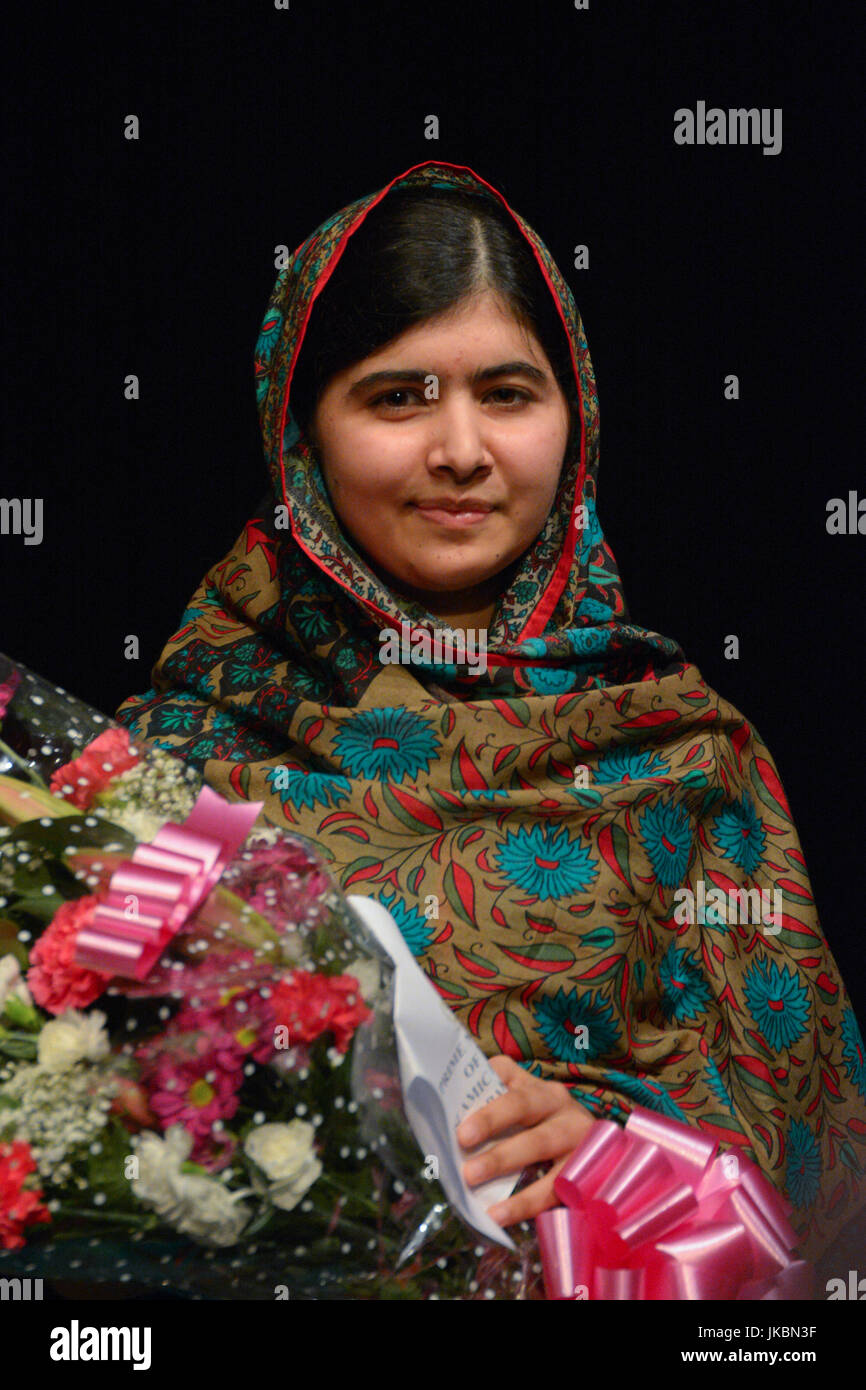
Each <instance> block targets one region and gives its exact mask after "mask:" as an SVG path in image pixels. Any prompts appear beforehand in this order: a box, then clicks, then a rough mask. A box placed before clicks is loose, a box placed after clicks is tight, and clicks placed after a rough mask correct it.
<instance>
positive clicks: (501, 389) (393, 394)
mask: <svg viewBox="0 0 866 1390" xmlns="http://www.w3.org/2000/svg"><path fill="white" fill-rule="evenodd" d="M408 396H414V397H415V399H416V401H418V402H420V403H421V404H424V403H425V402H426V399H427V398H426V397H425V395H424V392H423V391H417V390H415V389H414V388H412V387H409V386H400V387H397V388H396V390H394V391H387V392H385V394H384V395H382V396H377V397H376V398H375V400H372V401H371V402H370V404H371V405H374V406H376V405H384V406H387V407H388V409H390V410H400V409H402V408H403V406H405V405H407V404H408V401H406V400H398V399H397V397H408ZM492 396H498V397H499V398H500V399H499V400H498V401H496V402H495V404H497V405H511V404H516V403H517V402H519V401H524V400H529V399H530V397H529V393H528V392H526V391H522V390H521V389H520V388H519V387H518V386H496V387H494V388H493V390H492V391H488V393H487V397H486V399H490V397H492ZM502 396H509V397H511V398H512V399H511V400H508V401H505V400H502V399H501V398H502Z"/></svg>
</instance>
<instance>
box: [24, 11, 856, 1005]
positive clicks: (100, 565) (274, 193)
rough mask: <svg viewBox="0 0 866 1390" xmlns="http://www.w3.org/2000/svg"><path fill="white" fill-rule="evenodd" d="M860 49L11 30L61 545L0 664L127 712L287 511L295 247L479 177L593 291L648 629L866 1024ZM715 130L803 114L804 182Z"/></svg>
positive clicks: (708, 32)
mask: <svg viewBox="0 0 866 1390" xmlns="http://www.w3.org/2000/svg"><path fill="white" fill-rule="evenodd" d="M861 27H862V11H861V9H860V7H859V6H855V5H850V6H840V5H836V6H830V5H823V6H821V7H819V6H817V5H815V4H803V5H797V4H782V3H777V4H772V5H763V6H760V7H759V6H756V5H755V4H754V0H748V2H747V3H743V2H742V0H729V3H726V4H724V5H714V6H710V5H707V4H695V3H694V0H688V3H686V2H684V0H683V2H680V3H672V4H655V3H651V4H647V3H645V0H643V3H637V2H636V0H630V3H621V4H614V3H604V0H590V8H589V10H587V11H578V10H575V9H574V7H573V4H572V3H570V0H548V3H544V4H535V5H533V4H526V3H523V4H521V3H516V4H515V3H510V2H509V4H508V5H500V4H491V3H478V4H472V3H469V0H464V3H462V4H459V5H458V4H449V3H440V2H439V0H437V3H436V4H433V3H429V4H417V3H414V4H413V3H406V4H405V5H398V4H395V3H376V4H372V3H358V4H354V5H334V4H328V3H326V2H325V3H323V0H291V7H290V9H289V10H288V11H278V10H275V9H274V7H273V4H272V3H269V2H268V0H252V2H250V0H247V3H227V4H215V3H211V4H206V3H202V0H190V2H189V3H183V4H175V5H171V6H169V5H167V4H162V3H148V4H141V3H136V4H131V3H116V4H114V5H112V7H111V8H110V10H109V9H106V10H105V11H104V12H103V11H102V10H101V8H100V7H98V6H95V5H86V4H80V5H76V6H74V7H72V6H60V5H56V6H54V5H51V4H42V5H40V6H38V7H34V8H33V9H31V10H30V12H29V13H27V14H24V13H22V14H19V16H18V17H17V18H16V19H13V20H11V21H6V24H5V28H4V39H5V42H6V58H5V60H4V63H5V72H4V79H3V84H2V86H3V94H2V99H3V104H4V108H5V126H6V131H7V135H6V161H5V177H4V189H5V194H6V203H7V211H6V216H5V218H4V232H3V236H4V243H3V267H4V271H5V272H6V287H5V290H4V295H3V307H4V311H5V319H6V332H5V334H4V338H5V343H4V366H3V379H4V392H3V395H4V407H3V440H2V455H0V457H2V470H3V471H2V488H0V490H2V494H3V495H4V496H6V497H15V496H18V497H36V496H41V497H43V498H44V513H45V535H44V540H43V542H42V544H41V545H39V546H25V545H24V544H23V538H22V537H19V536H0V562H2V565H3V574H2V585H0V594H2V604H3V615H2V617H3V621H2V627H0V648H2V650H4V651H5V652H6V653H7V654H8V655H10V656H12V657H14V658H16V659H17V660H19V661H23V662H24V663H25V664H26V665H28V666H30V667H32V668H33V669H35V670H37V671H39V672H41V673H42V674H43V675H45V676H47V677H50V678H51V679H53V680H54V681H56V682H58V683H59V684H61V685H62V686H64V687H65V688H66V689H68V690H71V691H73V692H74V693H75V694H77V695H79V696H81V697H82V698H84V699H86V700H88V701H89V702H90V703H92V704H94V705H96V706H98V707H100V708H101V709H103V710H104V711H106V712H107V713H113V712H114V710H115V709H116V707H117V705H118V704H119V703H120V702H121V700H123V699H124V698H125V697H126V696H127V695H129V694H131V693H138V692H141V691H143V690H144V689H146V688H147V686H148V685H149V684H150V669H151V666H152V665H153V663H154V661H155V660H156V658H157V656H158V654H159V652H160V650H161V648H162V646H163V644H164V642H165V640H166V639H167V637H168V635H169V634H170V633H171V632H173V631H174V630H175V628H176V626H177V624H178V620H179V617H180V614H181V612H182V610H183V608H184V607H185V605H186V602H187V600H188V598H189V596H190V595H191V594H192V592H193V590H194V589H195V587H196V585H197V583H198V581H199V580H200V578H201V576H202V575H203V573H204V572H205V570H206V569H207V568H208V567H209V566H210V565H211V564H212V563H214V561H216V560H218V559H220V558H221V557H222V556H223V554H224V553H225V552H226V551H227V550H228V548H229V547H230V545H231V544H232V542H233V541H234V540H235V538H236V536H237V535H238V533H239V532H240V530H241V528H242V526H243V523H244V522H245V521H246V519H247V517H248V516H249V515H251V514H252V512H253V510H254V508H255V506H256V504H257V502H258V500H259V499H260V497H261V496H262V495H263V493H264V491H265V487H266V485H267V474H266V469H265V464H264V460H263V456H262V447H261V439H260V435H259V431H258V420H257V416H256V410H255V395H254V388H253V350H254V347H255V342H256V338H257V335H258V331H259V325H260V322H261V319H262V316H263V314H264V309H265V305H266V303H267V299H268V295H269V293H270V290H271V287H272V285H273V282H274V280H275V278H276V271H275V269H274V247H276V246H278V245H282V244H287V245H288V246H289V247H290V248H291V249H293V248H294V247H295V246H297V245H298V244H299V243H300V242H301V241H302V240H303V239H304V238H305V237H306V236H307V235H308V234H309V233H310V232H311V231H312V230H313V229H314V228H315V227H316V226H317V225H318V224H319V222H321V221H322V220H323V219H324V218H325V217H327V216H329V215H330V214H331V213H333V212H334V211H336V210H337V209H338V208H340V207H343V206H344V205H345V204H346V203H348V202H350V201H352V200H353V199H355V198H357V197H359V196H361V195H363V194H366V193H368V192H372V191H374V190H376V189H379V188H380V187H382V185H383V184H385V183H387V182H388V181H390V180H391V179H392V178H394V177H395V175H397V174H399V173H401V172H403V171H404V170H406V169H408V168H409V167H410V166H412V165H413V164H417V163H420V162H422V161H424V160H426V159H443V160H446V161H448V162H451V163H457V164H466V165H469V166H470V168H472V169H474V170H475V171H476V172H477V173H478V174H480V175H481V176H482V177H483V178H485V179H487V180H488V181H489V182H491V183H492V184H493V185H494V186H495V187H497V188H499V189H500V190H501V191H502V192H503V193H504V194H505V196H506V198H508V200H509V202H510V203H511V205H512V206H513V207H514V208H516V210H517V211H519V212H520V213H522V215H523V216H524V217H526V219H527V220H528V221H529V222H530V224H531V225H532V226H534V227H535V228H536V229H537V231H538V232H539V233H540V235H541V236H542V238H543V239H544V240H545V242H546V243H547V245H548V246H549V247H550V249H551V252H552V254H553V256H554V258H555V259H556V261H557V262H558V264H559V265H560V267H561V269H562V271H563V274H564V275H565V277H566V278H567V279H568V280H569V282H570V283H571V285H572V287H573V289H574V291H575V295H576V298H577V302H578V305H579V307H580V310H581V313H582V315H583V319H584V325H585V329H586V334H587V339H588V342H589V348H590V352H591V355H592V359H593V363H594V366H595V371H596V376H597V379H598V384H599V397H600V403H601V422H602V430H601V459H602V467H601V474H600V488H599V514H600V517H601V521H602V524H603V526H604V529H605V532H606V534H607V536H608V539H609V540H610V542H611V544H612V546H613V549H614V552H615V554H616V556H617V559H618V562H619V566H620V569H621V572H622V575H623V578H624V582H625V589H626V595H627V597H628V600H629V603H630V607H631V611H632V615H633V617H634V620H635V621H636V622H639V623H642V624H644V625H645V626H647V627H651V628H654V629H656V630H658V631H661V632H664V633H667V634H669V635H671V636H674V637H676V638H677V639H678V640H679V641H680V642H681V643H682V645H683V647H684V649H685V651H686V653H687V655H688V656H689V657H690V658H691V660H693V661H694V662H695V663H696V664H697V666H698V667H699V668H700V670H701V671H702V673H703V674H704V676H705V677H706V679H707V680H708V681H709V682H710V684H711V685H713V686H715V687H716V688H717V689H718V690H720V691H721V693H722V694H723V695H725V696H726V697H727V698H728V699H729V700H731V701H732V702H733V703H734V704H735V705H736V706H737V707H738V708H739V709H741V710H742V712H743V713H744V714H745V715H746V716H747V717H748V718H749V719H750V720H751V721H752V723H753V724H754V725H755V726H756V727H757V729H758V730H759V731H760V733H761V735H762V737H763V738H764V739H765V740H766V742H767V743H768V745H769V747H770V749H771V751H772V753H773V755H774V757H775V759H776V762H777V764H778V767H779V771H780V774H781V777H782V780H783V783H784V785H785V788H786V791H787V793H788V797H789V800H790V803H791V806H792V809H793V814H794V818H795V821H796V824H797V827H798V830H799V834H800V838H801V842H802V845H803V849H804V852H805V855H806V859H807V863H808V865H809V869H810V873H811V878H812V883H813V887H814V890H815V895H816V899H817V902H818V905H819V909H820V911H821V916H822V922H823V925H824V929H825V931H826V933H827V936H828V939H829V941H830V943H831V947H832V949H833V951H834V954H835V956H836V958H837V961H838V962H839V965H840V967H841V969H842V973H843V976H844V978H845V981H846V984H847V986H848V989H849V991H850V993H851V995H852V998H853V1001H854V1004H855V1008H856V1009H857V1011H858V1014H859V1017H860V1019H861V1025H862V1021H863V1020H864V1018H866V971H864V961H863V952H862V949H861V945H860V941H861V935H862V933H863V930H864V923H863V910H862V905H861V904H862V894H861V892H860V890H859V883H858V876H859V872H860V866H861V862H862V858H863V848H862V846H863V840H864V830H866V825H864V819H866V818H864V812H863V799H862V788H863V776H864V767H866V756H864V755H866V718H864V710H863V688H864V682H863V676H864V663H863V655H862V651H863V623H862V617H861V601H862V593H863V556H864V546H866V540H864V538H863V537H862V536H856V535H851V536H830V535H828V534H827V531H826V525H825V523H826V515H827V513H826V504H827V501H828V499H829V498H831V497H836V496H841V497H847V493H848V490H849V489H850V488H856V487H857V486H858V483H859V484H860V485H861V495H862V494H863V492H864V491H866V488H864V487H863V484H862V480H863V470H862V466H861V464H860V460H861V454H862V445H861V440H860V426H861V409H862V395H863V363H864V354H863V330H862V324H863V313H864V303H863V276H862V270H861V256H862V245H861V242H862V222H861V220H860V217H859V209H858V206H857V197H858V190H859V187H860V185H861V183H862V176H863V158H862V154H863V151H862V130H863V109H862V100H861V96H860V93H861V90H862V76H861V74H862V67H863V45H862V43H861V42H860V40H859V38H858V34H859V32H860V29H861ZM698 100H704V101H705V102H706V103H707V106H708V107H709V106H720V107H722V108H724V109H727V108H729V107H758V108H775V107H781V108H782V110H783V126H782V130H783V146H782V151H781V153H780V154H778V155H775V156H773V155H764V154H763V153H762V150H761V147H760V146H731V147H727V146H715V147H713V146H704V147H699V146H695V147H692V148H688V147H681V146H678V145H675V143H674V140H673V129H674V111H675V110H676V109H677V108H678V107H689V108H691V109H692V110H694V108H695V106H696V103H697V101H698ZM131 113H132V114H135V115H137V116H138V117H139V120H140V122H141V138H140V139H139V140H138V141H137V142H130V141H127V140H126V139H124V118H125V117H126V116H127V115H129V114H131ZM430 114H435V115H437V116H438V117H439V121H440V138H439V140H438V141H429V140H426V139H425V138H424V121H425V117H426V116H428V115H430ZM578 243H586V244H587V245H588V246H589V250H590V269H589V270H588V271H576V270H575V269H574V268H573V248H574V246H575V245H576V244H578ZM128 373H135V374H137V375H138V376H139V378H140V382H141V399H140V400H139V401H137V402H127V401H125V400H124V396H123V384H124V377H125V376H126V375H127V374H128ZM729 373H736V374H737V375H738V376H739V379H740V393H741V397H740V400H739V401H736V402H731V401H726V400H725V399H724V396H723V381H724V378H725V376H726V375H727V374H729ZM131 633H134V634H137V636H138V637H139V640H140V650H141V658H140V660H139V661H137V662H134V661H133V662H131V661H127V660H125V658H124V638H125V637H126V636H127V635H128V634H131ZM731 633H733V634H736V635H737V636H738V637H739V639H740V657H739V660H738V661H729V660H726V659H725V657H724V655H723V652H724V639H725V637H726V635H727V634H731Z"/></svg>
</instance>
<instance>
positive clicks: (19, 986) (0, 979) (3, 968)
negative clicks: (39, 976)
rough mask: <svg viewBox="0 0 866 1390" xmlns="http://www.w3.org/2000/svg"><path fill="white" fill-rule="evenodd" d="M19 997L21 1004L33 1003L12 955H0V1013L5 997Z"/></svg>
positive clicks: (19, 967)
mask: <svg viewBox="0 0 866 1390" xmlns="http://www.w3.org/2000/svg"><path fill="white" fill-rule="evenodd" d="M10 998H14V999H20V1000H21V1003H22V1004H31V1005H32V1003H33V1000H32V998H31V997H30V991H29V989H28V988H27V985H26V984H25V981H24V976H23V975H22V974H21V966H20V965H19V964H18V961H17V960H16V959H15V957H14V956H12V955H9V956H0V1013H2V1012H3V1006H4V1004H5V1003H6V1000H7V999H10Z"/></svg>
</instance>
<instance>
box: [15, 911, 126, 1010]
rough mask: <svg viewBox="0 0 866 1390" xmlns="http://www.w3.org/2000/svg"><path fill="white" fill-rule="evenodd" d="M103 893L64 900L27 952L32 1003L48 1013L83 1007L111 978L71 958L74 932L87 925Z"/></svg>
mask: <svg viewBox="0 0 866 1390" xmlns="http://www.w3.org/2000/svg"><path fill="white" fill-rule="evenodd" d="M103 897H104V894H99V893H96V894H93V895H91V896H88V897H86V898H75V899H74V901H72V902H68V903H64V904H63V906H62V907H59V908H58V909H57V911H56V912H55V914H54V916H53V918H52V920H51V921H50V922H49V924H48V926H47V927H46V928H45V931H44V932H43V933H42V935H41V936H40V938H39V940H38V941H37V943H36V945H35V946H34V947H33V950H32V951H31V952H30V969H29V970H28V971H27V984H28V986H29V988H30V992H31V994H32V995H33V998H34V999H35V1001H36V1003H37V1004H38V1005H39V1006H40V1008H43V1009H47V1010H48V1012H49V1013H52V1014H59V1013H62V1012H63V1010H64V1009H84V1008H86V1007H87V1005H88V1004H92V1003H93V1000H94V999H97V998H98V997H99V995H100V994H102V992H103V990H104V989H105V987H106V985H107V984H108V982H109V980H110V979H111V975H106V974H105V973H104V972H103V971H101V970H90V969H88V968H87V967H86V966H83V965H76V964H75V961H74V959H73V956H74V954H75V942H76V938H77V936H78V933H79V931H81V929H82V928H83V927H86V926H88V925H89V923H90V920H91V918H92V917H93V913H94V910H95V908H96V906H97V904H98V903H100V902H102V900H103Z"/></svg>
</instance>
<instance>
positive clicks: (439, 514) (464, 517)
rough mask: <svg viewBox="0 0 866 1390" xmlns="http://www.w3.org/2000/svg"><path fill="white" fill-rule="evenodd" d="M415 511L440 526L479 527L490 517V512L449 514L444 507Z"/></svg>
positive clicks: (417, 507)
mask: <svg viewBox="0 0 866 1390" xmlns="http://www.w3.org/2000/svg"><path fill="white" fill-rule="evenodd" d="M415 510H416V511H418V512H420V514H421V516H424V517H426V518H427V520H428V521H435V522H437V524H438V525H440V526H477V524H478V522H479V521H484V520H486V518H487V517H488V516H490V511H477V510H476V511H465V512H449V511H446V510H445V509H444V508H443V507H419V506H416V509H415Z"/></svg>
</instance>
